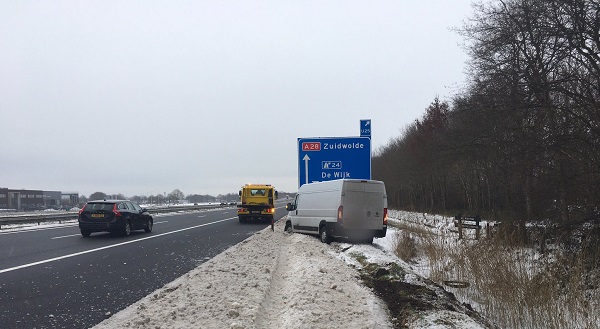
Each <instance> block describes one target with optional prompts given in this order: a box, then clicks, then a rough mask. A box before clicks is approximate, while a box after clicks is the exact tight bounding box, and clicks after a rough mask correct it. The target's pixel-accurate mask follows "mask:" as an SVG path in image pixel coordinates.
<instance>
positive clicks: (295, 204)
mask: <svg viewBox="0 0 600 329" xmlns="http://www.w3.org/2000/svg"><path fill="white" fill-rule="evenodd" d="M299 199H300V195H299V194H296V198H295V199H294V206H296V207H298V200H299Z"/></svg>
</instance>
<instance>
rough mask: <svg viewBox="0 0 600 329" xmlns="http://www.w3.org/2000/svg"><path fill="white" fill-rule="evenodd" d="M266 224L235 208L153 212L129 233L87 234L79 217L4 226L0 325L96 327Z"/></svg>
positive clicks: (0, 256)
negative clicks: (147, 227) (145, 225)
mask: <svg viewBox="0 0 600 329" xmlns="http://www.w3.org/2000/svg"><path fill="white" fill-rule="evenodd" d="M277 207H278V208H277V212H276V219H279V218H281V217H283V216H284V215H285V214H287V212H286V211H285V209H284V208H283V205H282V204H279V205H278V206H277ZM268 225H269V224H267V223H248V224H240V223H239V222H238V220H237V215H236V209H235V208H234V207H232V208H226V209H216V210H210V211H198V212H188V213H181V214H163V215H155V216H154V229H153V231H152V232H151V233H145V232H144V231H134V232H132V234H131V236H129V237H123V236H117V235H113V234H110V233H93V234H92V236H91V237H89V238H84V237H82V236H81V234H80V233H79V228H78V227H77V223H71V224H65V225H61V226H58V227H49V226H39V227H36V228H35V229H27V230H17V231H0V328H88V327H91V326H93V325H95V324H97V323H99V322H101V321H102V320H104V319H105V318H107V317H109V316H110V315H111V314H114V313H116V312H118V311H120V310H122V309H124V308H125V307H127V306H128V305H131V304H132V303H134V302H136V301H137V300H139V299H141V298H142V297H144V296H146V295H148V294H150V293H151V292H153V291H154V290H156V289H158V288H160V287H162V286H163V285H164V284H166V283H168V282H171V281H172V280H174V279H176V278H178V277H180V276H181V275H183V274H185V273H187V272H188V271H190V270H192V269H193V268H195V267H196V266H198V265H199V264H201V263H203V262H205V261H206V260H208V259H211V258H212V257H214V256H216V255H217V254H219V253H221V252H222V251H224V250H226V249H227V248H229V247H231V246H233V245H235V244H237V243H239V242H241V241H243V240H244V239H246V238H247V237H249V236H251V235H252V234H254V233H255V232H257V231H259V230H262V229H263V228H265V227H266V226H268Z"/></svg>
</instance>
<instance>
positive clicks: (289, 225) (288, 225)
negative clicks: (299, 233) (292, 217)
mask: <svg viewBox="0 0 600 329" xmlns="http://www.w3.org/2000/svg"><path fill="white" fill-rule="evenodd" d="M284 231H285V232H288V233H290V234H292V233H294V228H292V223H290V222H286V223H285V229H284Z"/></svg>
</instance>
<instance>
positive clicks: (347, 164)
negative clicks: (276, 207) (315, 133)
mask: <svg viewBox="0 0 600 329" xmlns="http://www.w3.org/2000/svg"><path fill="white" fill-rule="evenodd" d="M298 160H299V163H298V185H299V186H302V185H304V184H307V183H313V182H321V181H328V180H334V179H341V178H353V179H371V139H370V138H368V137H341V138H340V137H336V138H333V137H332V138H299V139H298Z"/></svg>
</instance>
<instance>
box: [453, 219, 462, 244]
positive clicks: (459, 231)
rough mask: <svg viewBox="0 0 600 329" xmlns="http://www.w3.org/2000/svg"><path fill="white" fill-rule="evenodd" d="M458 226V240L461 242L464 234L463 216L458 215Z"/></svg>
mask: <svg viewBox="0 0 600 329" xmlns="http://www.w3.org/2000/svg"><path fill="white" fill-rule="evenodd" d="M455 219H456V221H457V224H458V239H459V240H461V239H462V238H463V234H462V233H463V232H462V216H461V214H458V215H456V217H455Z"/></svg>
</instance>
